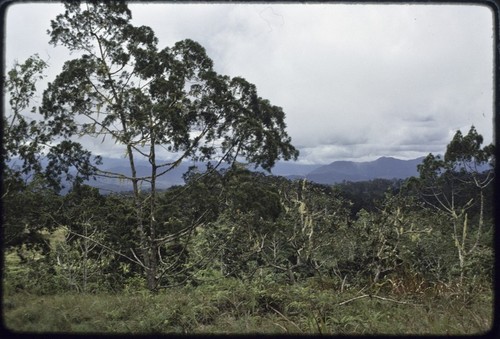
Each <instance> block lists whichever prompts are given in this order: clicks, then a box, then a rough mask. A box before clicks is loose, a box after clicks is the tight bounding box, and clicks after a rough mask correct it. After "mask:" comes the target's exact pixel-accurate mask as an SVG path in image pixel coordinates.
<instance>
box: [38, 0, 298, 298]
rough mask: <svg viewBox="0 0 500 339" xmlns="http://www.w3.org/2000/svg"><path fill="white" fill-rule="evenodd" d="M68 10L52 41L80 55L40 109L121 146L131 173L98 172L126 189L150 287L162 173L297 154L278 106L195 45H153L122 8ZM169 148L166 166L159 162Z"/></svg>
mask: <svg viewBox="0 0 500 339" xmlns="http://www.w3.org/2000/svg"><path fill="white" fill-rule="evenodd" d="M65 8H66V10H65V12H64V14H60V15H58V16H57V17H56V19H55V20H53V21H51V29H50V30H49V32H48V33H49V35H50V38H51V40H50V42H51V44H53V45H62V46H65V47H67V48H68V49H69V50H70V51H72V52H75V54H77V55H78V57H77V58H75V59H72V60H68V61H67V62H66V63H65V64H64V67H63V70H62V72H61V73H60V74H59V75H58V76H57V77H56V78H55V80H54V81H53V82H51V83H49V85H48V87H47V89H46V90H45V92H44V95H43V103H42V107H41V112H42V113H43V116H44V118H45V121H46V125H47V127H48V131H49V132H50V133H51V134H53V135H58V136H59V137H62V138H65V139H71V138H73V137H75V136H92V137H95V138H102V139H103V140H104V138H106V137H111V138H113V139H114V141H115V142H116V143H117V144H119V145H122V147H123V151H124V153H125V155H126V157H127V158H128V162H129V165H130V172H129V173H113V172H106V171H99V173H100V174H101V175H104V176H108V177H113V178H120V179H123V180H128V181H129V182H130V183H131V186H132V190H133V193H134V201H135V213H136V217H137V224H136V225H135V231H136V232H137V236H138V243H137V248H136V249H137V250H138V252H139V253H138V254H136V253H135V251H133V250H132V252H133V253H132V254H133V255H134V256H136V258H137V259H138V260H139V261H140V262H141V265H142V267H143V268H144V271H145V275H146V278H147V284H148V288H150V289H151V290H154V289H156V287H157V278H158V272H159V267H158V265H159V260H158V248H159V246H160V245H161V242H160V241H159V239H160V238H161V237H160V235H159V234H157V233H158V232H157V231H158V225H157V221H156V218H155V211H156V210H157V208H156V205H157V197H156V191H157V190H156V182H157V179H158V177H159V176H161V175H164V174H165V173H167V172H169V171H170V170H172V169H174V168H175V167H176V166H178V165H179V164H180V163H181V161H183V160H187V159H192V160H194V161H200V162H205V161H210V160H212V161H214V160H215V161H216V163H217V164H220V163H222V162H229V163H232V162H234V161H235V160H236V159H238V158H239V157H240V158H241V157H242V158H245V159H246V161H249V162H251V163H253V164H255V166H261V167H263V168H264V169H267V170H269V169H270V168H271V167H272V166H273V165H274V163H275V161H276V160H277V159H279V158H283V159H285V160H288V159H292V158H297V155H298V151H297V150H296V149H295V148H294V147H293V146H292V145H291V139H290V137H289V136H288V135H287V133H286V131H285V127H286V126H285V123H284V118H285V114H284V112H283V110H282V109H281V108H280V107H277V106H274V105H272V104H271V103H270V102H269V101H268V100H265V99H262V98H261V97H259V96H258V94H257V91H256V87H255V85H253V84H251V83H249V82H247V81H246V80H245V79H243V78H241V77H235V78H230V77H228V76H223V75H219V74H217V73H216V72H215V71H214V70H213V68H212V66H213V63H212V60H211V59H210V58H209V57H208V56H207V55H206V52H205V49H204V48H203V47H202V46H201V45H200V44H198V43H196V42H194V41H192V40H189V39H188V40H183V41H179V42H177V43H176V44H175V45H174V46H173V47H166V48H163V49H159V48H158V47H157V44H158V39H157V38H156V37H155V34H154V32H153V31H152V29H151V28H150V27H147V26H140V27H137V26H134V25H132V23H131V18H132V15H131V12H130V10H129V9H128V7H127V5H126V4H125V3H124V2H116V1H110V2H105V3H101V2H96V1H91V2H87V3H80V2H76V1H71V2H67V3H65ZM166 152H168V153H169V157H168V159H170V160H164V159H166V157H165V156H164V155H165V153H166ZM141 158H143V159H144V158H145V159H147V160H148V161H149V165H150V172H149V175H147V176H139V175H138V174H137V167H136V162H137V160H138V159H141ZM215 167H216V166H215ZM143 185H147V186H148V193H147V194H146V195H144V194H141V187H142V186H143Z"/></svg>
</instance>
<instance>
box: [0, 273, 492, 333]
mask: <svg viewBox="0 0 500 339" xmlns="http://www.w3.org/2000/svg"><path fill="white" fill-rule="evenodd" d="M372 292H373V293H374V294H369V293H367V291H366V290H364V291H363V290H361V291H360V290H357V289H350V290H345V291H343V292H339V291H337V290H333V289H331V288H328V287H324V288H322V287H321V285H318V284H317V283H315V282H314V281H312V280H311V281H309V282H305V283H301V284H295V285H283V284H281V285H280V284H267V285H266V286H263V285H262V284H258V283H244V282H242V281H240V280H236V279H227V278H226V279H224V280H221V281H218V282H217V283H216V284H214V283H212V284H208V283H207V284H202V285H200V286H197V287H192V286H186V287H179V288H175V289H167V290H163V291H162V292H159V293H156V294H152V293H150V292H148V291H144V290H137V291H128V292H124V293H120V294H59V295H43V296H40V295H33V294H30V293H26V292H17V293H8V294H5V295H4V300H3V319H4V326H6V327H7V328H8V329H9V330H11V331H14V332H64V333H271V334H272V333H315V334H317V333H321V334H441V335H442V334H479V333H484V332H486V331H488V330H489V329H490V327H491V325H492V318H493V301H492V291H491V288H487V287H485V288H484V289H479V288H476V289H475V290H472V291H471V290H470V289H468V290H467V289H464V291H463V292H461V293H457V291H456V290H453V289H452V288H451V287H450V288H449V289H448V290H447V291H445V290H443V288H442V286H441V287H440V289H438V288H437V287H434V288H428V289H427V290H426V291H425V293H417V292H415V293H413V294H405V295H401V294H396V293H392V294H391V291H383V292H382V291H370V293H372Z"/></svg>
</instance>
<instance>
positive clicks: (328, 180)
mask: <svg viewBox="0 0 500 339" xmlns="http://www.w3.org/2000/svg"><path fill="white" fill-rule="evenodd" d="M424 158H425V157H420V158H417V159H411V160H401V159H396V158H392V157H381V158H378V159H377V160H374V161H365V162H354V161H334V162H332V163H331V164H328V165H324V166H321V167H319V168H316V169H314V170H312V171H311V172H309V173H308V174H307V175H305V178H306V179H308V180H310V181H314V182H316V183H319V184H329V185H331V184H334V183H338V182H342V181H344V180H345V181H366V180H372V179H405V178H409V177H411V176H417V175H418V172H417V165H419V164H421V163H422V161H423V160H424Z"/></svg>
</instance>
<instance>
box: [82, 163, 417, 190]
mask: <svg viewBox="0 0 500 339" xmlns="http://www.w3.org/2000/svg"><path fill="white" fill-rule="evenodd" d="M423 159H424V157H421V158H417V159H412V160H400V159H395V158H392V157H382V158H379V159H377V160H375V161H369V162H353V161H334V162H332V163H331V164H329V165H323V166H322V165H303V164H297V163H294V162H277V163H276V165H275V166H274V167H273V169H272V170H271V174H272V175H279V176H284V177H286V178H288V179H291V180H293V179H302V178H306V179H308V180H310V181H313V182H316V183H319V184H326V185H331V184H334V183H338V182H342V181H344V180H345V181H366V180H371V179H375V178H380V179H393V178H397V179H404V178H408V177H411V176H416V175H418V172H417V165H418V164H420V163H421V162H422V160H423ZM189 166H190V164H188V163H182V164H180V165H179V166H178V167H176V168H174V169H173V170H172V171H170V172H168V173H166V174H165V175H163V176H161V177H159V178H158V181H157V187H158V188H160V189H165V188H168V187H170V186H173V185H182V184H183V183H184V180H183V178H182V174H184V173H185V172H186V171H187V170H188V168H189ZM136 167H137V174H138V176H147V175H149V173H150V172H149V171H150V169H149V163H148V162H147V161H142V162H141V161H139V162H136ZM223 167H226V166H223ZM101 168H102V169H103V170H109V171H111V172H117V173H123V174H130V168H129V166H128V162H127V160H126V159H111V158H104V159H103V165H102V166H101ZM199 168H200V170H202V171H203V169H204V168H205V166H204V165H199ZM249 169H251V170H254V169H253V167H252V166H249ZM256 171H263V170H262V169H259V168H258V169H256ZM266 173H267V172H266ZM88 184H89V185H91V186H94V187H98V188H99V189H100V190H101V192H103V193H104V192H111V191H114V192H120V191H129V190H131V186H130V183H129V182H127V181H120V180H119V179H110V178H98V179H97V180H91V181H89V182H88ZM144 189H147V187H144Z"/></svg>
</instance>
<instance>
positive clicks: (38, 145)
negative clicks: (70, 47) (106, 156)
mask: <svg viewBox="0 0 500 339" xmlns="http://www.w3.org/2000/svg"><path fill="white" fill-rule="evenodd" d="M47 67H48V64H47V63H46V62H45V61H43V60H42V59H40V57H39V56H38V55H34V56H31V57H29V58H28V59H27V60H26V61H25V62H24V63H22V64H19V63H18V62H16V63H15V65H14V67H13V68H12V69H11V70H10V71H9V72H8V74H7V76H6V78H5V87H4V92H5V93H6V94H7V95H8V96H9V104H10V108H11V109H10V114H6V115H4V116H3V129H2V132H3V141H4V142H3V148H2V166H3V176H4V185H3V191H2V198H7V197H8V195H9V192H10V189H11V187H12V185H15V183H16V182H18V183H19V182H20V181H25V180H26V179H28V180H32V179H34V178H35V177H42V178H43V180H45V181H46V182H47V184H48V185H49V187H51V188H52V189H54V190H55V191H56V192H59V191H60V190H61V189H62V188H64V184H63V183H62V180H63V179H65V180H66V181H69V182H70V183H71V182H82V181H83V180H86V179H89V178H90V177H91V176H92V175H93V166H91V164H92V162H94V163H95V164H99V163H100V157H94V158H93V159H92V157H91V153H90V152H89V151H87V150H84V149H83V148H82V146H81V145H80V144H79V143H77V142H74V141H70V140H60V139H58V138H57V137H58V135H57V133H52V131H51V130H50V128H49V126H48V125H47V124H46V123H45V121H43V120H40V119H39V117H38V116H37V115H36V107H35V106H33V107H32V108H31V109H30V113H31V114H29V113H27V112H26V110H27V109H29V108H30V105H31V104H32V101H33V97H34V96H35V94H36V83H37V81H39V80H41V79H43V78H44V75H43V71H44V70H45V68H47ZM71 169H76V172H77V174H76V176H75V175H74V174H72V173H71ZM63 173H64V175H65V177H64V176H63Z"/></svg>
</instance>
